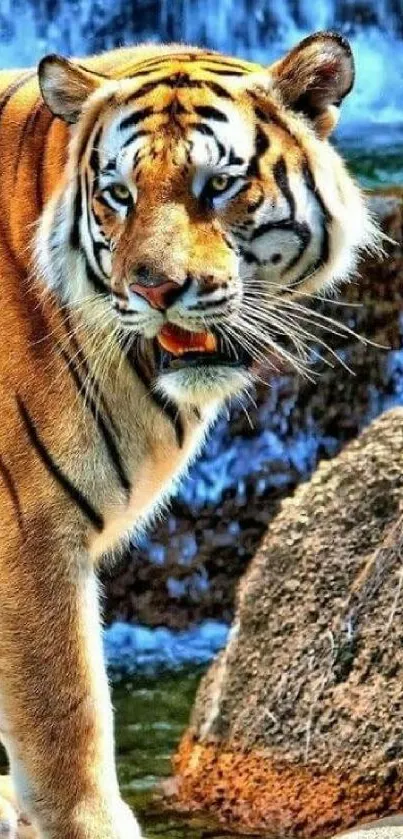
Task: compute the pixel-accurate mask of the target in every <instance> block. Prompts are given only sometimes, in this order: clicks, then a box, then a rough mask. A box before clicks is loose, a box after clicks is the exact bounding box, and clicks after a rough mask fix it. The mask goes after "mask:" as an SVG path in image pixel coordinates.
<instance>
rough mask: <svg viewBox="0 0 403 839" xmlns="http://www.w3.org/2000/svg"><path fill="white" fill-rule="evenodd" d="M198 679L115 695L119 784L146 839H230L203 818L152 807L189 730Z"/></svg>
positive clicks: (128, 687)
mask: <svg viewBox="0 0 403 839" xmlns="http://www.w3.org/2000/svg"><path fill="white" fill-rule="evenodd" d="M200 676H201V671H200V670H197V671H194V672H188V673H178V674H176V675H165V676H160V677H158V678H156V677H154V678H146V679H144V678H141V679H139V680H135V681H130V682H126V683H125V684H124V685H121V686H120V687H117V688H115V691H114V705H115V708H116V719H117V732H116V735H117V742H118V754H119V758H118V766H119V779H120V784H121V788H122V792H123V795H124V797H125V798H126V800H127V801H129V803H130V804H131V805H132V806H133V808H134V809H135V810H136V812H137V813H138V815H139V819H140V821H141V825H142V827H143V830H144V831H145V834H146V836H147V839H207V837H209V839H224V836H225V837H226V839H232V834H230V833H228V832H223V831H222V830H220V828H219V826H218V825H217V824H216V823H214V821H213V820H212V819H211V818H209V816H208V815H207V814H206V815H204V816H198V817H197V818H192V819H185V818H182V817H180V816H175V815H172V814H167V813H163V812H161V809H160V808H159V807H158V806H157V805H156V804H155V803H153V802H154V790H155V788H156V786H157V785H158V782H159V781H160V780H162V779H163V778H166V777H168V776H169V775H170V774H171V771H172V770H171V755H172V753H173V752H174V751H175V748H176V746H177V744H178V742H179V739H180V736H181V734H182V732H183V730H184V728H185V727H186V725H187V722H188V718H189V713H190V708H191V705H192V702H193V698H194V695H195V693H196V688H197V685H198V683H199V679H200ZM233 839H235V837H233ZM238 839H239V837H238Z"/></svg>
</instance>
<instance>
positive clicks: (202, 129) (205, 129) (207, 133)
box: [189, 122, 227, 160]
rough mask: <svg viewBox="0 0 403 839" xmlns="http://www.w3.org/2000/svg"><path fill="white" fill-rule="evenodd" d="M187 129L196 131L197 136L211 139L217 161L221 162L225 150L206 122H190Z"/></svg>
mask: <svg viewBox="0 0 403 839" xmlns="http://www.w3.org/2000/svg"><path fill="white" fill-rule="evenodd" d="M189 128H193V129H194V131H197V132H198V133H199V134H203V136H204V137H212V138H213V140H214V142H215V144H216V146H217V150H218V155H219V158H218V159H219V160H221V159H222V158H223V157H224V156H225V155H226V153H227V152H226V148H225V146H224V144H223V143H222V142H221V140H219V139H218V137H216V135H215V133H214V131H213V129H212V128H211V126H210V125H207V123H206V122H190V123H189Z"/></svg>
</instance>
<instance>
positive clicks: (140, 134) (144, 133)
mask: <svg viewBox="0 0 403 839" xmlns="http://www.w3.org/2000/svg"><path fill="white" fill-rule="evenodd" d="M150 134H151V131H145V129H144V128H141V129H140V131H134V133H133V134H131V135H130V137H128V138H127V140H125V141H124V143H122V149H126V148H127V146H131V144H132V143H134V141H135V140H138V138H139V137H149V136H150Z"/></svg>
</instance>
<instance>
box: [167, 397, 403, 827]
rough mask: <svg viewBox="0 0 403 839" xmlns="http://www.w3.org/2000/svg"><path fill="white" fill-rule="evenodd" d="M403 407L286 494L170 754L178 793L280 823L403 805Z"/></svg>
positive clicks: (235, 818) (230, 819) (306, 823)
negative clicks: (229, 628)
mask: <svg viewBox="0 0 403 839" xmlns="http://www.w3.org/2000/svg"><path fill="white" fill-rule="evenodd" d="M402 514H403V409H394V410H392V411H390V412H388V413H386V414H384V415H383V416H382V417H381V418H379V419H378V420H376V421H374V422H373V423H372V425H371V426H370V427H369V428H368V430H366V431H365V432H364V433H363V434H362V435H361V436H360V437H359V439H358V440H356V441H354V442H353V443H351V444H350V445H348V446H347V447H346V448H345V449H344V451H343V452H342V453H341V454H340V455H339V456H338V457H336V458H335V459H334V460H332V461H331V462H328V463H322V464H321V465H320V466H319V468H318V469H317V471H316V473H315V475H314V476H313V478H312V479H311V481H310V482H309V483H306V484H303V485H302V486H300V487H299V488H298V489H297V491H296V492H295V495H294V497H293V498H291V499H287V500H285V501H284V502H283V504H282V507H281V511H280V513H279V514H278V516H277V517H276V519H275V520H274V521H273V522H272V524H271V527H270V529H269V532H268V535H267V536H266V538H265V540H264V542H263V545H262V547H261V549H260V550H259V552H258V554H257V556H256V557H255V559H254V561H253V562H252V564H251V567H250V569H249V571H248V573H247V574H246V576H245V577H244V579H243V580H242V583H241V586H240V589H239V598H238V601H239V602H238V608H237V613H236V619H235V623H234V626H233V630H232V633H231V636H230V641H229V643H228V646H227V648H226V650H225V651H224V652H223V653H222V654H221V655H220V657H219V658H218V659H217V660H216V662H215V663H214V664H213V666H212V667H211V669H210V670H209V672H208V674H207V676H206V677H205V678H204V680H203V681H202V684H201V687H200V690H199V693H198V697H197V701H196V705H195V708H194V711H193V715H192V719H191V723H190V727H189V729H188V731H187V733H186V735H185V736H184V739H183V740H182V743H181V746H180V749H179V752H178V755H177V758H176V775H177V779H178V792H177V795H178V801H179V803H180V805H181V806H183V807H184V808H185V809H190V810H193V809H199V808H201V809H209V810H210V811H213V812H215V813H216V814H217V815H218V817H219V818H220V819H221V820H222V821H224V822H226V823H231V824H235V825H238V826H240V827H242V828H248V829H253V830H256V831H258V830H261V831H262V832H264V835H265V836H266V837H267V836H273V837H274V836H275V837H279V836H280V837H321V839H323V837H327V836H330V835H332V834H333V833H334V832H336V831H341V830H343V829H346V828H347V827H349V826H351V825H354V824H357V823H360V822H362V821H369V820H370V819H372V818H375V817H377V816H382V815H387V814H390V813H393V812H396V811H398V810H399V809H402V808H403V692H402V679H403V516H402Z"/></svg>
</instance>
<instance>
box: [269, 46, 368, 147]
mask: <svg viewBox="0 0 403 839" xmlns="http://www.w3.org/2000/svg"><path fill="white" fill-rule="evenodd" d="M270 73H271V77H272V82H273V87H274V88H275V89H276V90H278V92H279V93H280V96H281V98H282V100H283V102H284V104H285V105H286V106H287V107H289V108H292V110H294V111H297V112H298V113H302V114H304V115H305V116H306V117H308V119H309V120H311V121H312V122H313V124H314V127H315V130H316V133H317V134H318V135H319V137H321V138H322V139H324V138H325V137H327V136H328V135H329V134H330V133H331V132H332V131H333V129H334V128H335V127H336V125H337V122H338V118H339V111H338V109H339V105H340V104H341V102H342V100H343V99H344V97H345V96H347V94H348V93H349V92H350V90H351V88H352V86H353V84H354V58H353V54H352V52H351V49H350V45H349V43H348V41H346V40H345V38H343V37H342V36H341V35H338V34H336V33H335V32H316V33H315V34H314V35H310V37H309V38H305V39H304V40H303V41H301V42H300V43H299V44H297V46H296V47H294V49H292V50H291V52H289V53H288V54H287V55H286V56H285V57H284V58H281V59H280V61H277V62H276V63H275V64H273V65H272V66H271V68H270Z"/></svg>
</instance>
